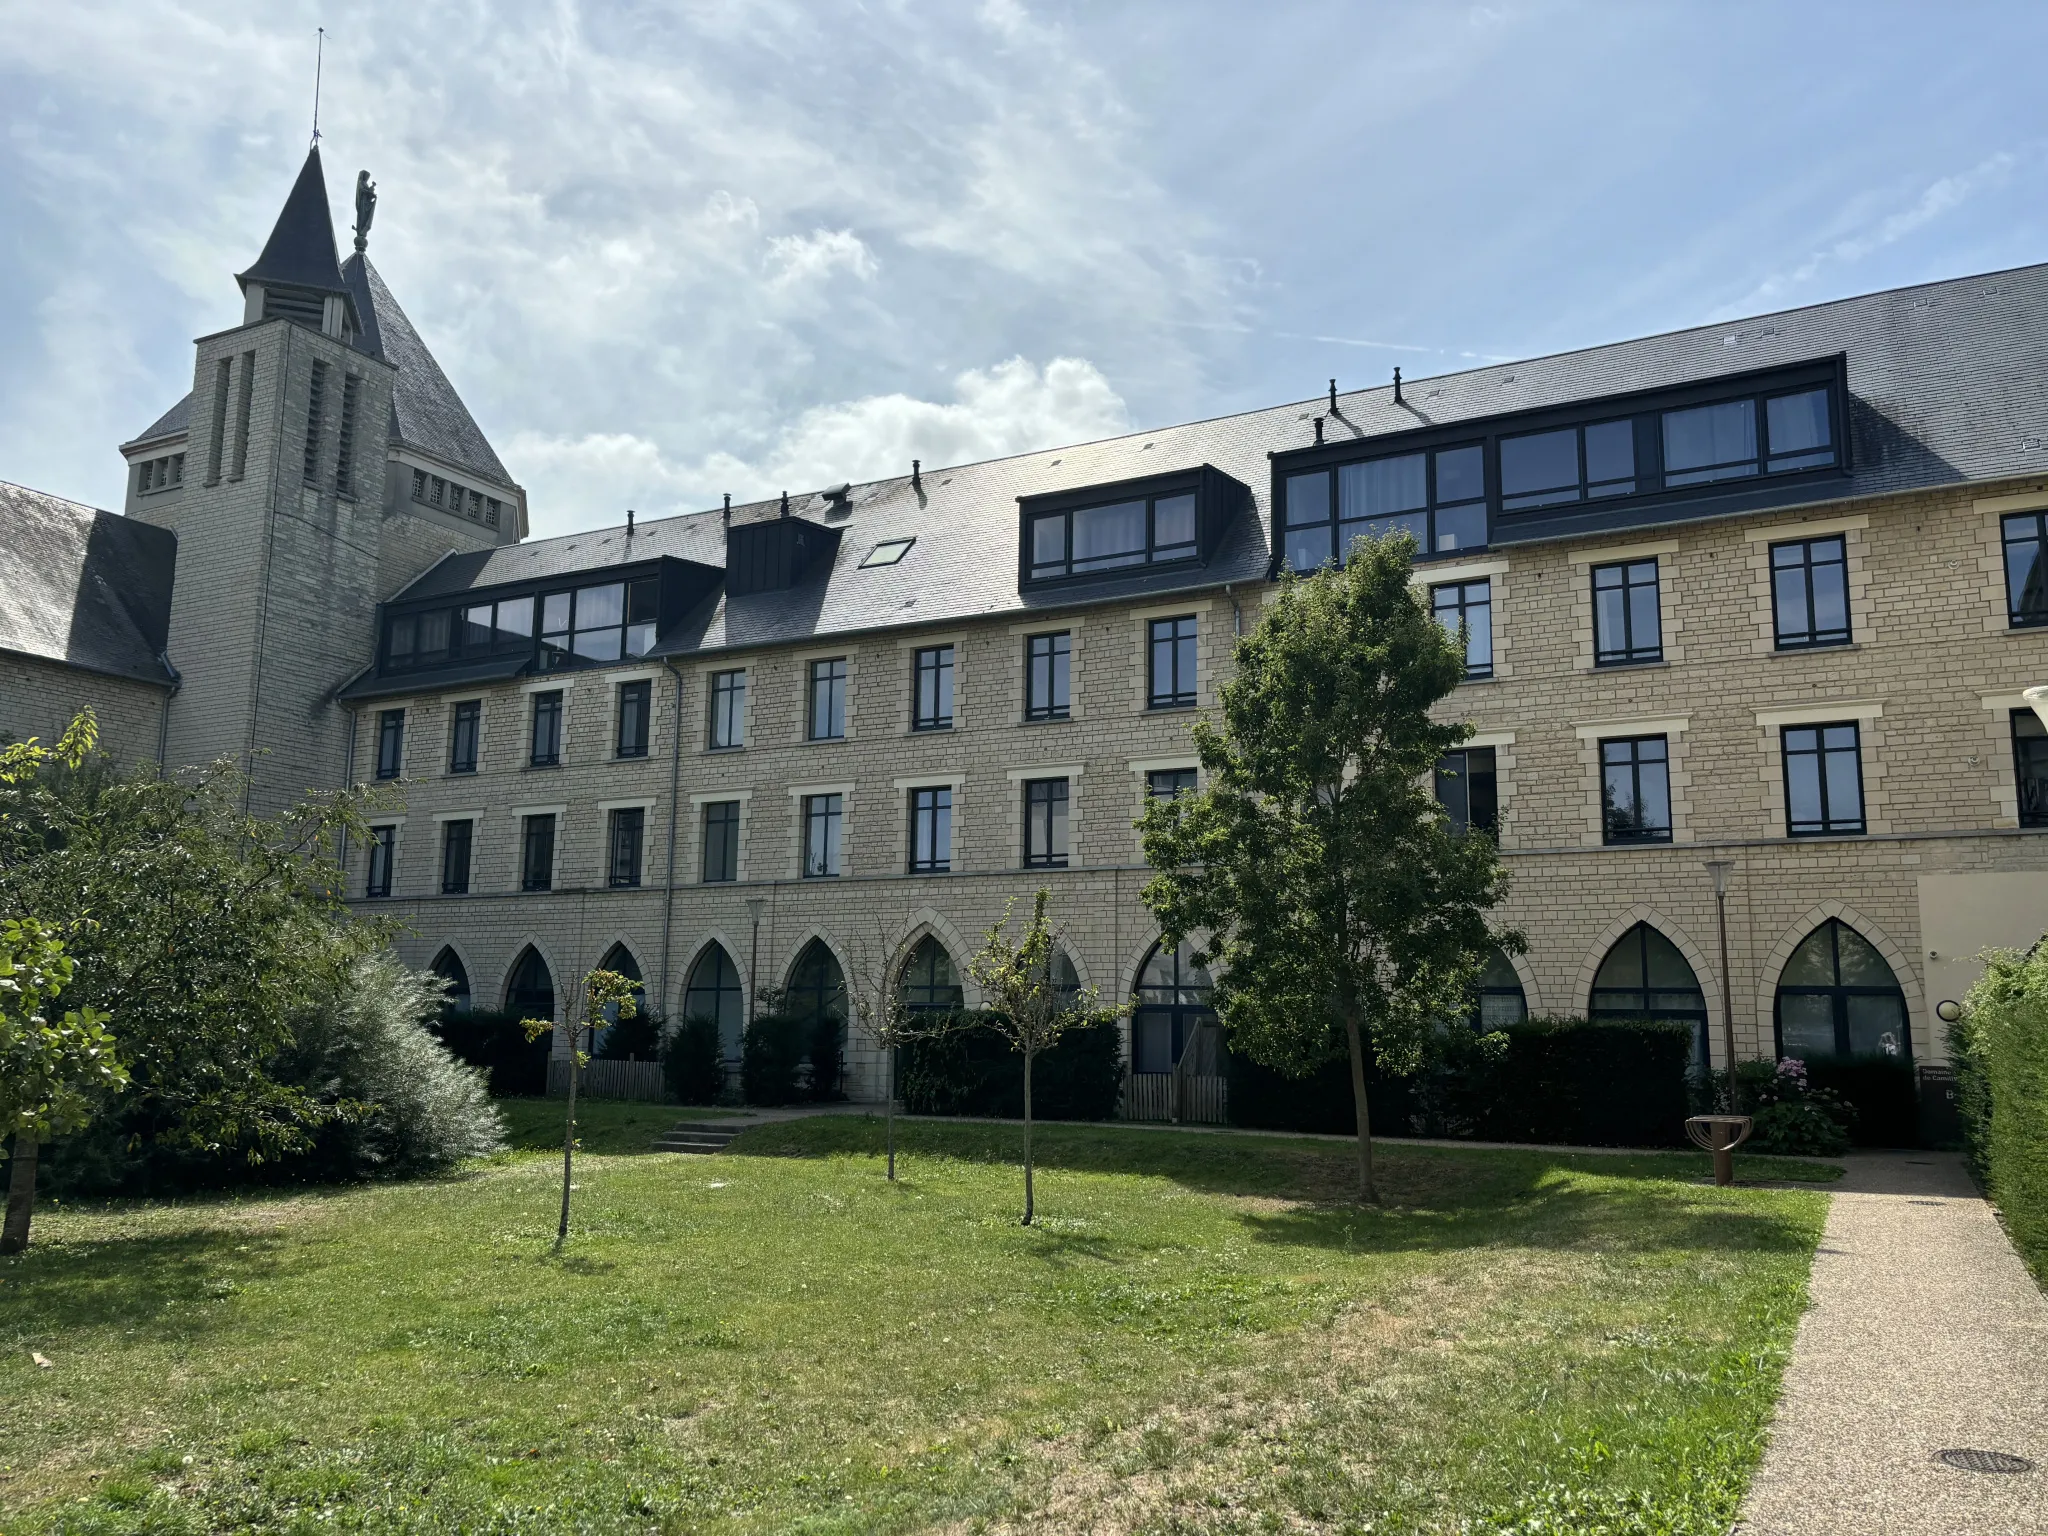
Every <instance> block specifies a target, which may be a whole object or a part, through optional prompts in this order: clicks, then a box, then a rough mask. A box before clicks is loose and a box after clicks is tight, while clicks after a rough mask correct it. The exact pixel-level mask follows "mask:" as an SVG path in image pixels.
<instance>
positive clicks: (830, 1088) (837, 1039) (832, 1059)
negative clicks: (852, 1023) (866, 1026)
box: [804, 1013, 846, 1104]
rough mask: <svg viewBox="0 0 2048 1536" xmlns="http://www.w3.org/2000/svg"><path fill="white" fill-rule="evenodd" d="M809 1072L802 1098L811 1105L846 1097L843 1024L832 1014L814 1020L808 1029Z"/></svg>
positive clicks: (844, 1028)
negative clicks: (806, 1099) (807, 1100)
mask: <svg viewBox="0 0 2048 1536" xmlns="http://www.w3.org/2000/svg"><path fill="white" fill-rule="evenodd" d="M809 1035H810V1040H809V1043H810V1062H811V1070H810V1074H809V1076H808V1077H807V1078H806V1079H805V1082H804V1096H805V1097H806V1098H808V1099H809V1100H810V1101H811V1102H812V1103H814V1104H826V1103H831V1102H834V1101H836V1100H839V1099H843V1098H845V1097H846V1091H845V1086H844V1084H845V1079H846V1021H845V1020H844V1019H841V1018H839V1017H837V1016H836V1015H834V1014H829V1013H828V1014H826V1015H824V1017H822V1018H819V1019H814V1020H813V1021H812V1022H811V1027H810V1032H809Z"/></svg>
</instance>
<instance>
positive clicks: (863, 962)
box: [847, 918, 953, 1184]
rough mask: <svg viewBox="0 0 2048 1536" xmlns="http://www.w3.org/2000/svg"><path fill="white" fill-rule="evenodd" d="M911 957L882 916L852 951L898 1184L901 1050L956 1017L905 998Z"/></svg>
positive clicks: (858, 1022)
mask: <svg viewBox="0 0 2048 1536" xmlns="http://www.w3.org/2000/svg"><path fill="white" fill-rule="evenodd" d="M909 957H910V951H909V948H908V946H906V945H903V944H892V943H890V942H889V938H888V935H887V932H886V931H885V930H884V928H883V926H882V922H881V920H880V919H879V918H877V919H876V921H875V929H874V933H873V935H872V936H871V938H870V941H869V942H868V943H867V944H866V945H865V946H861V947H858V948H856V949H855V951H854V953H853V955H852V956H851V957H850V960H851V964H852V967H853V976H852V978H851V985H850V986H849V987H848V988H847V1002H848V1003H849V1005H850V1006H851V1008H852V1011H853V1027H854V1028H855V1029H856V1030H858V1031H859V1032H860V1036H861V1038H862V1039H864V1040H866V1041H867V1042H868V1044H869V1045H871V1046H872V1047H874V1049H875V1051H876V1053H877V1054H878V1055H879V1056H880V1057H881V1059H882V1123H883V1127H884V1129H883V1141H884V1144H885V1145H886V1146H887V1148H888V1166H889V1182H890V1183H892V1184H893V1183H894V1182H895V1181H896V1053H897V1052H898V1051H900V1050H901V1049H902V1048H903V1047H904V1046H906V1045H909V1044H911V1043H912V1042H913V1041H917V1040H927V1039H931V1038H932V1037H933V1036H935V1035H938V1034H940V1033H942V1032H943V1031H944V1030H946V1029H947V1028H949V1027H951V1025H952V1023H953V1020H952V1019H951V1018H949V1017H938V1018H934V1017H933V1016H932V1015H929V1014H921V1013H919V1012H918V1011H917V1010H915V1009H913V1008H911V1007H910V1006H909V1005H908V1004H907V1003H906V1002H905V1000H904V996H903V967H904V964H905V962H906V961H907V960H908V959H909Z"/></svg>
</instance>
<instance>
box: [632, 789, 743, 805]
mask: <svg viewBox="0 0 2048 1536" xmlns="http://www.w3.org/2000/svg"><path fill="white" fill-rule="evenodd" d="M753 798H754V792H753V791H752V790H751V789H700V790H698V791H697V792H696V793H695V794H693V795H691V796H690V804H692V805H717V804H718V803H719V802H721V801H724V800H737V801H739V802H740V804H742V805H745V804H746V803H747V802H748V801H749V800H751V799H753ZM648 803H649V804H650V805H651V804H653V802H652V801H649V802H648Z"/></svg>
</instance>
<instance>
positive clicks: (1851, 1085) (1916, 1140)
mask: <svg viewBox="0 0 2048 1536" xmlns="http://www.w3.org/2000/svg"><path fill="white" fill-rule="evenodd" d="M1806 1080H1807V1082H1808V1083H1809V1084H1810V1085H1811V1086H1813V1087H1815V1088H1825V1089H1827V1090H1828V1091H1830V1092H1831V1093H1839V1094H1840V1095H1841V1096H1842V1097H1843V1098H1844V1099H1846V1100H1848V1102H1849V1107H1850V1108H1851V1109H1853V1110H1855V1111H1856V1118H1855V1119H1854V1120H1852V1121H1850V1122H1849V1143H1850V1145H1851V1146H1857V1147H1917V1146H1919V1145H1920V1144H1921V1140H1920V1098H1919V1092H1918V1089H1917V1088H1916V1086H1915V1084H1914V1081H1913V1064H1912V1062H1910V1061H1907V1060H1904V1059H1902V1058H1901V1057H1897V1056H1844V1057H1832V1058H1825V1059H1824V1058H1820V1057H1815V1058H1813V1059H1812V1060H1809V1061H1808V1062H1807V1063H1806Z"/></svg>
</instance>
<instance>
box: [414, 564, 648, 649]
mask: <svg viewBox="0 0 2048 1536" xmlns="http://www.w3.org/2000/svg"><path fill="white" fill-rule="evenodd" d="M660 607H661V582H660V579H659V578H657V577H653V576H644V577H640V578H639V579H637V580H634V581H611V582H605V583H603V584H601V585H597V586H588V587H577V588H573V589H571V590H569V591H566V592H544V593H542V594H540V595H539V596H537V597H536V596H534V595H533V594H531V593H528V594H524V595H522V596H519V597H501V598H498V599H497V600H496V601H494V602H478V603H468V604H465V605H464V606H462V607H460V608H454V609H448V608H437V609H431V610H429V611H427V612H425V613H401V614H394V615H393V616H392V617H391V618H390V620H388V621H387V623H386V626H385V635H386V639H385V645H384V665H385V666H386V667H387V668H388V669H390V670H392V671H403V670H407V669H410V668H413V667H434V666H442V665H445V664H446V663H449V662H451V661H453V662H472V661H481V660H483V659H485V658H487V657H491V656H535V651H534V640H535V637H536V634H537V635H538V637H539V640H540V649H539V652H538V656H537V661H538V664H539V666H540V667H542V668H549V667H563V666H568V665H570V664H572V663H574V662H577V661H619V660H621V659H623V658H625V657H630V656H645V655H646V654H647V653H648V652H649V651H650V650H652V649H653V648H654V633H655V628H656V624H657V620H658V618H659V614H660ZM536 625H538V629H537V630H536V627H535V626H536Z"/></svg>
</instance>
